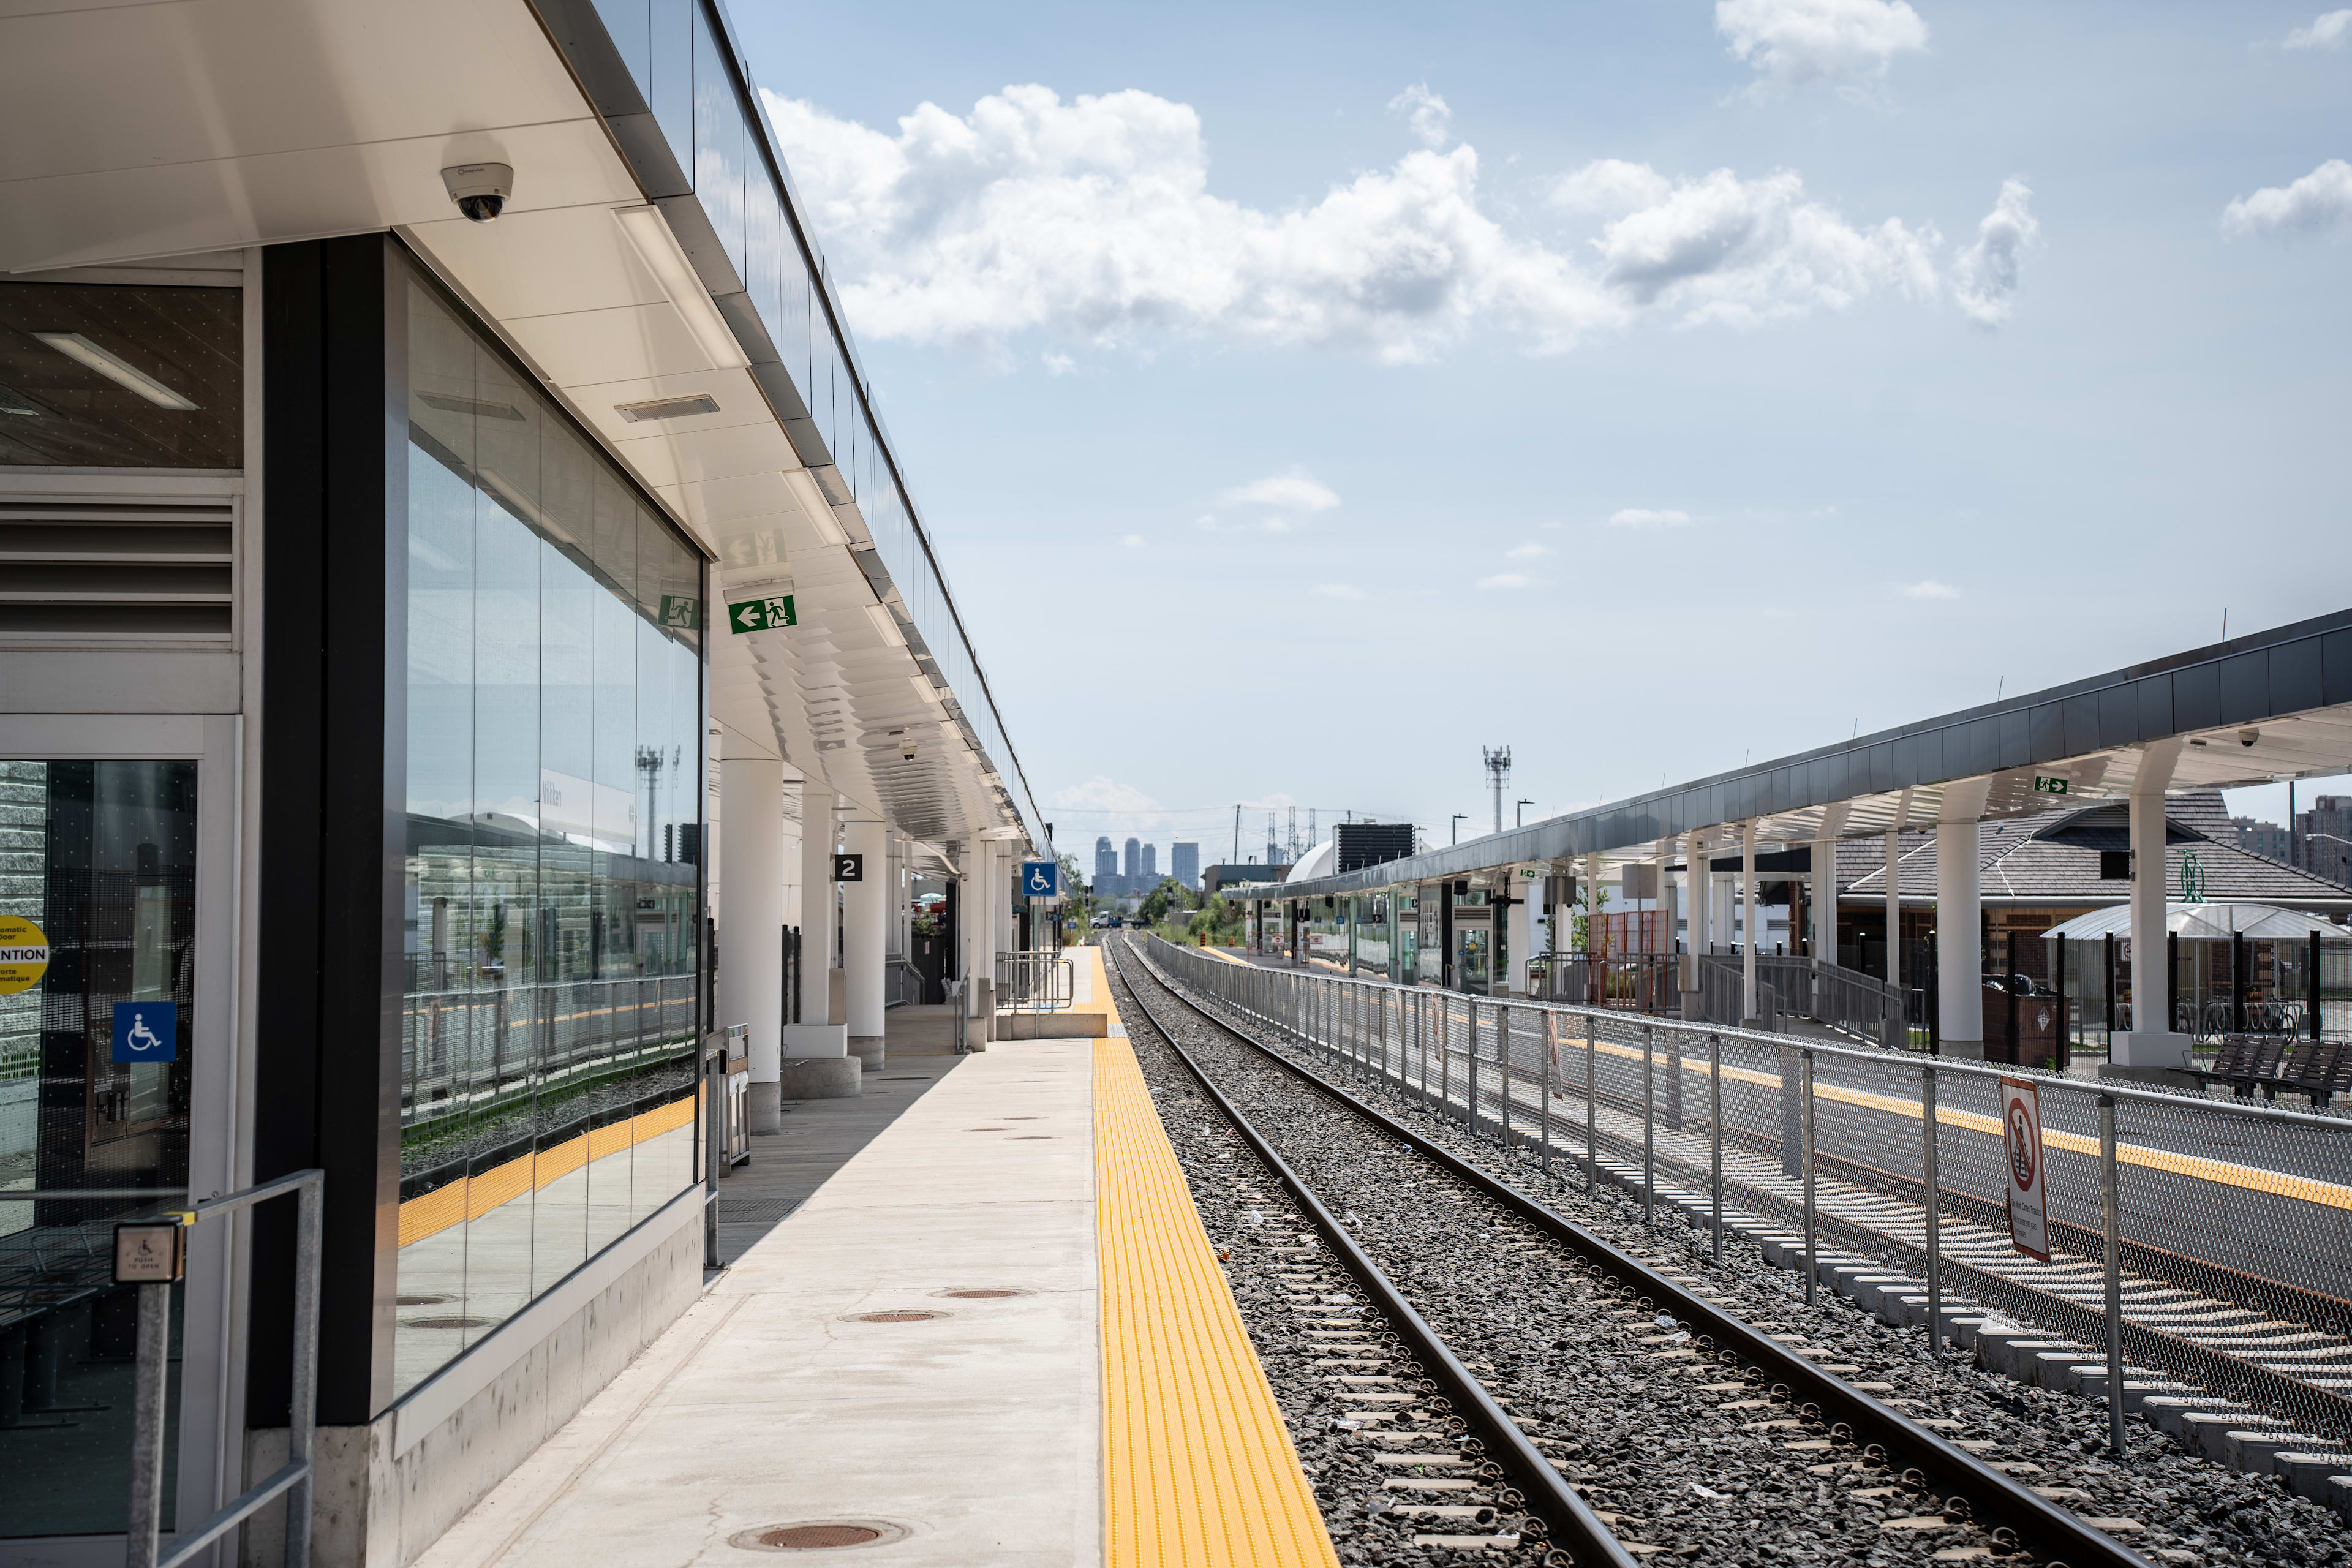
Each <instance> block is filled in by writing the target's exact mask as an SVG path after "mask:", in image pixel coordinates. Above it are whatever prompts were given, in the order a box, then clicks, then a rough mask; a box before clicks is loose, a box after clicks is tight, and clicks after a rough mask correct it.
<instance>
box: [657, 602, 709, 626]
mask: <svg viewBox="0 0 2352 1568" xmlns="http://www.w3.org/2000/svg"><path fill="white" fill-rule="evenodd" d="M661 624H662V625H664V626H676V627H678V628H680V629H682V630H685V631H689V632H698V631H700V630H701V629H702V601H701V600H700V599H698V598H696V597H695V596H694V595H691V594H664V595H662V602H661Z"/></svg>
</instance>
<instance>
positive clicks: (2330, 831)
mask: <svg viewBox="0 0 2352 1568" xmlns="http://www.w3.org/2000/svg"><path fill="white" fill-rule="evenodd" d="M2294 826H2295V831H2296V832H2297V833H2299V834H2300V835H2301V836H2302V838H2303V868H2304V869H2305V870H2306V871H2308V872H2310V873H2311V874H2312V875H2313V876H2315V877H2325V878H2326V879H2328V880H2329V881H2331V882H2343V883H2347V884H2352V844H2347V843H2346V842H2345V840H2347V839H2352V795H2321V796H2319V797H2318V798H2317V799H2316V800H2314V801H2313V802H2312V803H2311V809H2310V810H2309V811H2299V812H2297V813H2295V817H2294Z"/></svg>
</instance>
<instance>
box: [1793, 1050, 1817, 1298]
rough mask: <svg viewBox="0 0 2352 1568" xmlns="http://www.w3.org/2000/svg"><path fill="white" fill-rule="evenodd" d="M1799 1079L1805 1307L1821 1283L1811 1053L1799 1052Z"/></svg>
mask: <svg viewBox="0 0 2352 1568" xmlns="http://www.w3.org/2000/svg"><path fill="white" fill-rule="evenodd" d="M1797 1073H1798V1076H1799V1077H1800V1078H1801V1079H1802V1080H1803V1083H1802V1087H1801V1090H1800V1093H1799V1095H1798V1109H1799V1110H1801V1111H1802V1112H1803V1113H1804V1124H1805V1305H1806V1306H1808V1307H1813V1306H1818V1305H1820V1302H1819V1301H1818V1300H1816V1298H1815V1291H1816V1289H1818V1288H1819V1285H1820V1281H1821V1270H1820V1268H1818V1267H1817V1265H1818V1263H1819V1259H1817V1258H1815V1257H1814V1256H1813V1053H1812V1052H1811V1051H1805V1052H1802V1053H1801V1059H1800V1062H1799V1065H1798V1068H1797Z"/></svg>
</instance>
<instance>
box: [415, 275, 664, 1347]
mask: <svg viewBox="0 0 2352 1568" xmlns="http://www.w3.org/2000/svg"><path fill="white" fill-rule="evenodd" d="M408 322H409V329H408V363H409V407H408V417H409V427H408V428H409V445H408V473H407V480H408V517H407V524H406V526H407V538H408V563H407V572H408V589H407V607H406V614H407V641H408V680H407V763H406V766H407V829H408V848H407V878H406V891H405V897H406V900H407V902H406V922H405V943H406V952H405V954H404V959H405V969H406V974H407V984H406V994H405V997H404V1039H403V1044H402V1060H401V1086H402V1092H401V1162H400V1170H401V1190H400V1196H401V1205H400V1264H399V1298H398V1300H399V1307H398V1318H397V1324H398V1326H397V1328H396V1330H395V1332H394V1362H395V1373H394V1391H395V1393H405V1392H406V1391H407V1390H408V1389H410V1388H412V1387H414V1386H415V1384H417V1383H419V1382H421V1381H422V1380H423V1379H425V1377H428V1376H430V1375H431V1374H432V1373H434V1372H435V1371H436V1369H438V1368H439V1367H440V1366H442V1365H443V1364H445V1363H447V1362H448V1361H449V1360H450V1359H451V1358H453V1357H455V1356H457V1354H459V1353H460V1352H463V1351H464V1350H466V1349H467V1347H468V1346H470V1345H472V1344H473V1343H475V1342H477V1341H478V1340H480V1339H481V1338H482V1337H483V1336H484V1335H486V1334H488V1333H490V1332H491V1331H494V1330H495V1329H497V1327H498V1326H499V1324H500V1323H502V1322H504V1321H506V1320H507V1319H508V1318H509V1317H510V1316H512V1315H513V1314H514V1313H515V1312H516V1311H518V1310H520V1309H521V1308H522V1307H523V1306H524V1305H525V1304H526V1303H528V1302H530V1300H532V1299H533V1298H534V1297H536V1296H538V1295H540V1294H541V1293H542V1292H544V1291H545V1290H547V1289H549V1288H550V1287H551V1286H552V1285H554V1284H555V1283H556V1282H557V1281H558V1280H560V1279H562V1278H563V1277H564V1276H565V1275H567V1274H569V1273H571V1272H572V1270H573V1269H575V1268H578V1267H580V1265H581V1264H582V1263H583V1262H584V1261H586V1260H587V1259H588V1258H591V1257H593V1256H594V1255H595V1254H596V1253H597V1252H598V1251H599V1250H601V1249H602V1248H603V1247H606V1246H607V1245H609V1244H610V1243H611V1242H612V1241H614V1239H615V1238H616V1237H619V1236H620V1235H621V1234H622V1233H623V1232H625V1231H626V1230H627V1229H628V1228H629V1227H630V1226H633V1225H635V1224H637V1223H638V1222H640V1221H643V1220H645V1219H646V1218H647V1217H648V1216H649V1215H652V1214H653V1213H654V1211H655V1210H656V1209H658V1208H660V1207H661V1206H662V1205H664V1204H666V1203H667V1202H668V1201H669V1200H670V1199H671V1198H672V1197H674V1196H676V1195H677V1193H678V1192H680V1191H681V1190H682V1189H684V1188H685V1187H686V1186H688V1184H690V1183H691V1181H692V1180H693V1178H694V1158H693V1148H694V1145H693V1121H694V1105H695V1079H694V1050H695V1040H696V1020H697V1017H698V990H697V952H698V927H699V924H700V917H699V910H700V907H701V900H700V894H699V888H700V873H699V869H698V867H697V865H696V864H695V861H696V860H697V859H698V847H699V845H700V843H701V837H702V836H701V800H702V789H701V767H700V761H701V755H702V750H701V743H700V734H701V685H702V646H701V645H702V632H701V626H702V611H701V604H702V559H701V557H700V556H699V555H698V554H697V553H696V552H694V551H693V550H692V549H690V548H689V547H688V545H687V543H686V542H684V541H683V540H682V539H680V538H679V537H678V536H677V534H676V533H675V532H674V531H672V530H671V528H670V527H669V525H668V524H667V521H665V520H664V519H663V518H662V517H661V516H660V515H659V514H658V513H657V512H656V510H654V509H653V508H652V507H651V506H650V505H648V504H647V503H646V501H645V500H644V499H643V498H642V497H641V496H640V495H639V494H638V493H637V491H636V490H635V489H634V488H632V487H631V486H630V485H629V484H628V483H627V481H626V480H625V479H624V478H623V477H622V475H621V473H620V472H619V470H618V469H617V468H614V466H613V465H612V464H610V463H609V462H607V461H606V460H605V459H604V458H603V457H602V456H601V455H600V454H598V453H597V452H596V450H595V449H594V448H593V447H592V446H591V445H590V444H589V442H588V441H587V440H586V439H585V438H584V437H583V436H582V435H581V434H580V433H579V432H578V431H577V430H576V429H575V428H574V427H573V426H572V424H571V423H570V422H569V420H568V419H567V417H566V416H564V415H563V414H562V412H561V411H560V410H558V409H557V408H556V407H555V406H554V405H552V404H551V403H550V402H549V401H548V400H547V399H545V398H544V397H542V396H541V395H539V393H538V392H537V391H536V389H535V388H534V387H533V386H532V385H531V384H530V380H529V379H528V378H527V377H525V376H523V375H521V374H519V373H518V372H517V371H516V370H515V369H514V368H513V367H512V366H511V365H510V364H509V363H508V362H507V361H506V360H505V358H503V357H502V356H501V355H500V354H499V353H498V351H497V350H496V349H495V348H494V347H493V346H492V344H491V343H490V342H488V340H487V339H486V338H485V337H484V336H483V335H482V334H480V333H479V332H478V331H475V330H474V329H473V328H472V327H471V326H470V324H469V323H468V322H467V321H466V320H465V319H463V318H462V317H461V316H460V315H459V314H458V312H457V310H455V309H454V308H453V307H452V306H451V305H449V304H448V303H447V302H446V301H445V300H443V299H442V297H441V296H440V295H439V294H438V293H437V292H436V290H434V289H432V288H430V287H429V286H427V285H426V284H425V282H423V281H422V280H421V279H411V281H410V284H409V296H408Z"/></svg>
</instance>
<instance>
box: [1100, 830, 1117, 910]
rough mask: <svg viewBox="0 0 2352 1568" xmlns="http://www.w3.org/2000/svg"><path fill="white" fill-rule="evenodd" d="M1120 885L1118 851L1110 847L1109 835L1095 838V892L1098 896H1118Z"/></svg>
mask: <svg viewBox="0 0 2352 1568" xmlns="http://www.w3.org/2000/svg"><path fill="white" fill-rule="evenodd" d="M1118 891H1119V885H1118V850H1116V849H1113V848H1112V847H1110V839H1109V838H1108V837H1102V838H1097V839H1096V840H1095V894H1096V896H1097V898H1106V899H1108V898H1116V897H1117V896H1118Z"/></svg>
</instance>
